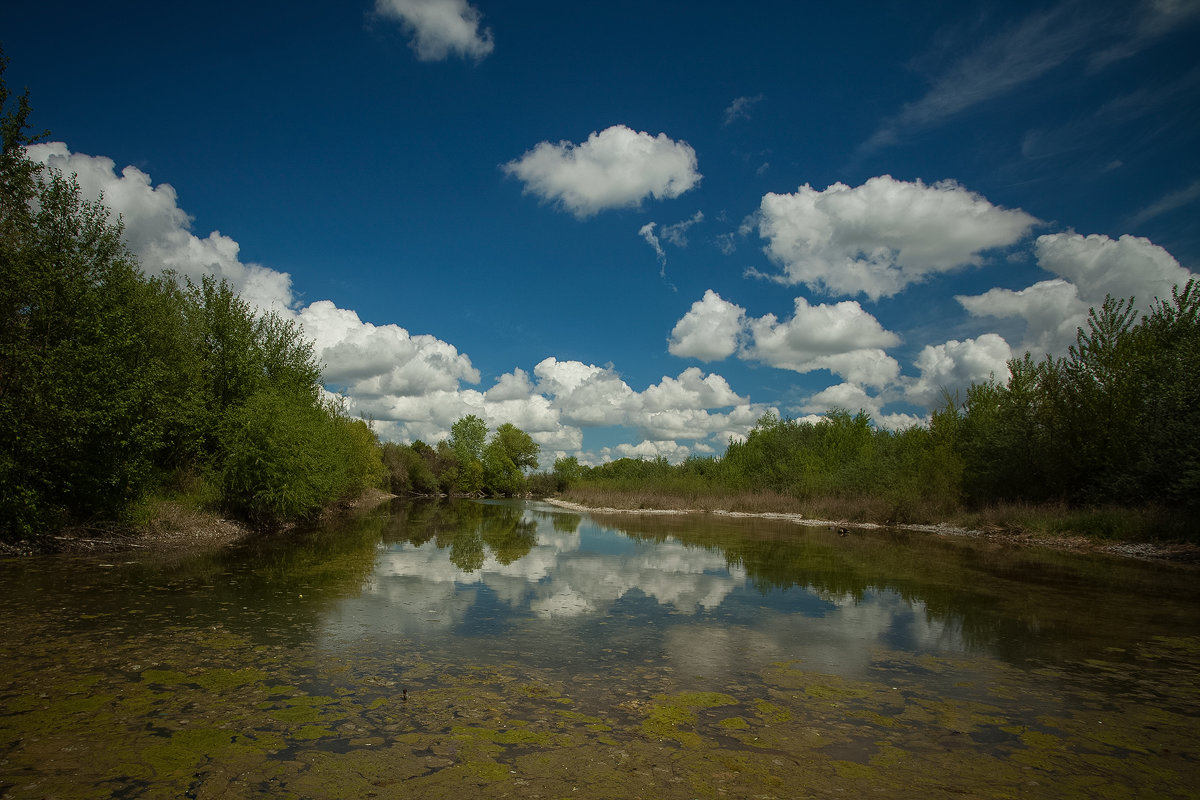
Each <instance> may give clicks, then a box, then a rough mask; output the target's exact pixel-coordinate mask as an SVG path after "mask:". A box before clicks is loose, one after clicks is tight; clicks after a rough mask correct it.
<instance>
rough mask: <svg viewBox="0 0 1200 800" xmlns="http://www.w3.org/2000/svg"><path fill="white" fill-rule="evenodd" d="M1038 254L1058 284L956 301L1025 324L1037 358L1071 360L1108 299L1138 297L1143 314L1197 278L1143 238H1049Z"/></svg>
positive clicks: (1026, 345) (1027, 344)
mask: <svg viewBox="0 0 1200 800" xmlns="http://www.w3.org/2000/svg"><path fill="white" fill-rule="evenodd" d="M1034 252H1035V254H1036V256H1037V260H1038V264H1039V265H1040V266H1041V267H1042V268H1043V269H1045V270H1046V271H1047V272H1051V273H1053V274H1055V275H1057V276H1059V277H1058V278H1055V279H1051V280H1045V281H1039V282H1038V283H1035V284H1033V285H1032V286H1029V287H1028V288H1025V289H1021V290H1020V291H1013V290H1011V289H998V288H997V289H991V290H989V291H987V292H984V293H983V294H980V295H972V296H959V297H957V298H955V299H957V300H958V302H959V303H961V304H962V306H963V307H964V308H965V309H967V311H969V312H970V313H971V314H972V315H974V316H980V317H981V316H992V317H1001V318H1004V317H1008V318H1016V319H1022V320H1024V321H1025V326H1026V329H1025V338H1024V341H1023V342H1022V344H1021V347H1020V350H1021V351H1025V350H1028V351H1030V352H1031V353H1033V354H1034V355H1036V356H1040V355H1043V354H1047V353H1048V354H1050V355H1055V356H1061V355H1065V354H1066V352H1067V348H1068V347H1070V346H1071V345H1072V344H1074V343H1075V340H1076V333H1077V331H1078V329H1079V328H1081V327H1086V326H1087V315H1088V309H1089V308H1092V307H1099V306H1100V305H1102V304H1103V303H1104V298H1105V296H1106V295H1112V296H1113V297H1116V298H1120V299H1123V298H1127V297H1135V298H1136V299H1137V308H1138V309H1140V310H1142V311H1146V310H1148V309H1149V308H1150V305H1151V304H1152V303H1153V301H1154V300H1155V298H1158V299H1164V298H1169V297H1170V296H1171V289H1172V288H1173V287H1175V286H1180V285H1183V284H1184V283H1187V281H1188V280H1189V279H1191V278H1193V277H1195V276H1194V274H1193V273H1191V272H1189V271H1188V270H1186V269H1184V268H1183V267H1182V266H1180V265H1179V262H1178V261H1176V260H1175V258H1174V257H1173V256H1172V255H1171V254H1170V253H1168V252H1167V251H1166V250H1164V249H1163V248H1162V247H1159V246H1158V245H1156V244H1154V243H1153V242H1151V241H1150V240H1149V239H1144V238H1141V237H1138V236H1129V235H1125V236H1122V237H1121V238H1120V239H1111V238H1109V237H1107V236H1101V235H1098V234H1093V235H1091V236H1082V235H1080V234H1077V233H1054V234H1047V235H1045V236H1039V237H1038V239H1037V242H1036V243H1035V244H1034Z"/></svg>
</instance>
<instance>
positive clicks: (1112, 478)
mask: <svg viewBox="0 0 1200 800" xmlns="http://www.w3.org/2000/svg"><path fill="white" fill-rule="evenodd" d="M1198 316H1200V286H1198V285H1197V283H1196V282H1195V281H1194V280H1193V281H1190V282H1189V283H1188V284H1187V285H1186V286H1184V287H1182V288H1179V287H1176V288H1175V289H1174V290H1173V291H1172V295H1171V297H1170V298H1169V299H1159V300H1156V301H1155V302H1154V304H1153V305H1152V306H1151V308H1150V310H1149V312H1148V313H1145V314H1139V313H1137V312H1136V311H1135V305H1134V299H1133V298H1128V299H1115V298H1112V297H1109V298H1108V299H1107V300H1106V301H1105V303H1104V304H1103V305H1102V306H1101V307H1100V308H1099V309H1092V310H1091V312H1090V314H1089V317H1088V320H1087V323H1086V328H1080V329H1079V330H1078V334H1077V339H1076V343H1075V344H1074V345H1073V346H1072V347H1071V348H1070V349H1069V351H1068V354H1067V355H1066V356H1063V357H1060V358H1051V357H1049V356H1047V357H1046V358H1044V359H1043V360H1041V361H1035V360H1034V359H1033V358H1032V356H1031V355H1030V354H1028V353H1026V354H1025V355H1024V356H1023V357H1021V358H1017V359H1013V360H1011V361H1010V362H1009V363H1008V367H1009V373H1010V374H1009V377H1008V378H1007V380H1003V381H1002V380H997V379H995V378H993V379H991V380H988V381H984V382H981V383H977V384H974V385H972V386H971V387H970V388H969V389H968V390H967V392H966V397H965V398H962V397H957V396H947V397H946V398H945V401H944V403H943V404H942V406H941V407H940V408H938V409H937V410H936V411H934V412H933V414H932V416H931V418H930V420H929V422H928V424H926V425H919V426H913V427H910V428H908V429H905V430H900V431H894V432H893V431H885V430H881V429H879V428H876V427H875V426H874V425H873V424H872V421H871V419H870V417H869V416H868V415H867V414H865V413H863V412H859V413H858V414H850V413H849V412H847V411H845V410H833V411H830V412H829V413H827V414H826V415H825V416H824V417H823V418H821V419H820V420H818V421H809V420H795V419H789V418H780V417H778V416H775V415H773V414H768V415H765V416H763V417H762V418H760V419H759V420H758V422H757V424H756V425H755V426H754V428H753V429H752V430H751V431H750V433H749V435H748V436H747V437H746V439H745V440H744V441H730V442H729V446H728V449H727V450H726V452H725V454H724V455H723V456H721V457H714V458H690V459H688V460H686V461H684V462H683V463H681V464H678V465H671V464H669V463H667V461H666V460H665V459H657V460H653V461H649V460H634V459H620V460H618V461H613V462H610V463H607V464H602V465H600V466H595V467H583V466H580V465H579V464H578V462H577V461H575V460H573V459H561V460H560V461H559V462H556V464H555V472H554V476H555V478H556V480H557V483H558V485H559V486H560V487H568V486H575V487H581V486H582V487H591V488H596V489H600V490H610V491H622V492H631V491H634V490H639V491H642V492H645V491H647V490H651V491H654V490H657V491H661V492H663V493H666V494H674V495H676V496H678V495H689V496H693V497H694V496H702V495H705V494H708V495H712V494H736V493H753V492H774V493H777V494H780V495H783V496H786V497H791V498H797V499H799V500H801V501H810V502H811V501H820V502H825V503H827V504H828V501H831V500H832V501H838V500H849V499H858V500H864V499H865V500H868V501H871V508H872V509H873V510H874V513H876V514H877V515H878V516H880V518H881V520H880V521H885V520H886V521H893V522H906V521H922V522H924V521H933V520H936V519H938V518H939V515H945V514H953V513H957V512H960V511H963V510H972V509H981V508H986V507H989V506H993V505H996V504H1004V503H1007V504H1014V503H1015V504H1060V505H1065V506H1067V507H1074V508H1096V507H1102V506H1111V507H1123V508H1132V509H1149V510H1159V511H1162V512H1164V513H1165V514H1166V515H1167V516H1169V517H1171V518H1173V519H1176V520H1180V519H1182V520H1183V521H1184V522H1183V526H1182V528H1181V529H1183V530H1185V531H1186V530H1187V529H1191V531H1192V533H1193V534H1194V532H1195V530H1194V528H1195V526H1194V522H1195V519H1196V517H1197V514H1198V512H1200V319H1198ZM835 505H836V503H835Z"/></svg>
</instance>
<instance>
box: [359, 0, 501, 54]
mask: <svg viewBox="0 0 1200 800" xmlns="http://www.w3.org/2000/svg"><path fill="white" fill-rule="evenodd" d="M375 11H376V13H378V14H380V15H381V16H384V17H388V18H390V19H394V20H398V21H399V22H400V23H401V24H402V25H403V26H404V29H405V30H406V31H407V32H408V33H409V35H410V36H412V41H411V42H410V43H409V44H410V46H411V47H412V49H413V51H414V52H415V53H416V54H417V58H419V59H420V60H422V61H442V60H444V59H446V58H448V57H449V56H450V55H459V56H463V57H469V58H473V59H475V60H476V61H478V60H480V59H482V58H484V57H485V56H487V55H488V54H489V53H491V52H492V49H493V47H494V44H493V42H492V32H491V30H490V29H488V28H484V29H483V30H480V29H479V23H480V21H481V19H482V16H483V15H482V14H480V13H479V9H477V8H475V7H474V6H472V5H471V4H470V3H468V2H467V0H376V3H375Z"/></svg>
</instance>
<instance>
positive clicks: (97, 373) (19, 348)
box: [0, 56, 187, 538]
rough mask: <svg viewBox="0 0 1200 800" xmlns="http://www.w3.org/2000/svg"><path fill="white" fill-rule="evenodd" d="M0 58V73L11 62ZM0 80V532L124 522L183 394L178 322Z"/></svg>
mask: <svg viewBox="0 0 1200 800" xmlns="http://www.w3.org/2000/svg"><path fill="white" fill-rule="evenodd" d="M6 63H7V62H6V61H3V59H2V56H0V71H2V67H3V66H4V64H6ZM10 96H11V95H10V93H9V91H8V89H7V88H6V87H5V85H4V83H3V80H2V79H0V108H2V112H3V113H2V114H0V132H2V135H3V152H2V154H0V273H2V274H3V276H4V279H3V281H0V537H4V538H27V537H36V536H39V535H41V534H44V533H46V532H48V531H49V530H51V529H53V528H55V527H57V526H61V525H63V524H67V523H71V522H99V521H113V520H121V519H122V518H124V516H125V515H126V514H127V512H128V510H129V508H130V507H131V505H132V504H133V503H134V502H135V501H137V500H138V499H139V498H140V497H141V496H142V494H143V493H144V492H145V490H146V488H147V486H148V485H149V483H150V481H151V479H152V478H153V474H154V470H155V465H156V460H157V454H158V452H159V451H160V449H161V448H162V446H163V443H164V440H165V439H167V438H168V437H169V436H171V435H172V432H171V431H170V430H169V427H170V426H171V424H172V423H173V422H175V421H176V417H175V415H174V414H173V413H167V414H164V415H161V416H160V415H159V414H158V413H157V410H158V409H159V407H160V405H165V406H166V407H167V408H168V411H170V409H172V408H176V407H178V404H174V405H173V404H171V402H170V401H169V399H168V398H170V397H172V396H176V395H183V396H186V394H187V393H186V391H183V390H182V387H181V386H180V385H179V383H178V381H177V380H176V379H175V377H174V376H175V375H176V374H177V372H176V371H175V370H173V369H171V365H170V364H169V360H170V359H171V358H172V357H173V353H172V347H173V344H175V343H178V342H179V336H180V332H179V329H178V320H177V318H176V317H174V316H173V315H172V314H171V313H170V311H169V309H168V308H167V307H166V305H167V304H169V302H170V296H169V295H170V293H169V292H168V291H167V290H166V287H165V286H164V285H163V284H161V283H154V282H148V281H146V279H145V278H144V277H143V276H142V274H141V271H140V268H139V266H138V264H137V262H136V260H135V259H134V257H133V256H132V255H131V254H130V253H129V252H128V250H126V248H125V246H124V244H123V243H122V239H121V236H122V228H121V225H120V223H119V222H118V223H113V222H112V221H110V219H109V212H108V210H107V209H106V208H105V207H104V205H103V203H102V202H100V201H95V202H93V201H89V200H85V199H84V198H83V196H82V193H81V191H80V188H79V186H78V184H77V183H76V181H75V180H74V178H73V177H72V176H64V175H62V174H59V173H57V172H54V171H52V170H48V169H45V168H44V167H42V166H40V165H36V164H33V163H32V162H31V160H30V159H29V157H28V155H27V154H26V152H25V146H26V145H27V144H29V143H31V142H33V141H35V140H36V139H37V138H39V137H32V136H28V135H26V133H25V131H26V129H27V128H28V116H29V103H28V98H27V96H22V97H21V98H20V100H19V101H18V103H17V105H16V108H9V104H8V101H9V98H10Z"/></svg>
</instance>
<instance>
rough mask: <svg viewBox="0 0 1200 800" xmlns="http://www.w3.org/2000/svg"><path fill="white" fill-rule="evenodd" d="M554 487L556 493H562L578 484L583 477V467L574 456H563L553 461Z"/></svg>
mask: <svg viewBox="0 0 1200 800" xmlns="http://www.w3.org/2000/svg"><path fill="white" fill-rule="evenodd" d="M553 477H554V485H555V488H556V489H557V490H558V491H560V492H561V491H563V490H564V489H567V488H569V487H570V486H571V485H573V484H575V483H578V482H579V480H580V479H581V478H582V477H583V467H582V466H580V464H579V459H578V458H576V457H575V456H565V457H563V458H557V459H555V460H554V472H553Z"/></svg>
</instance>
